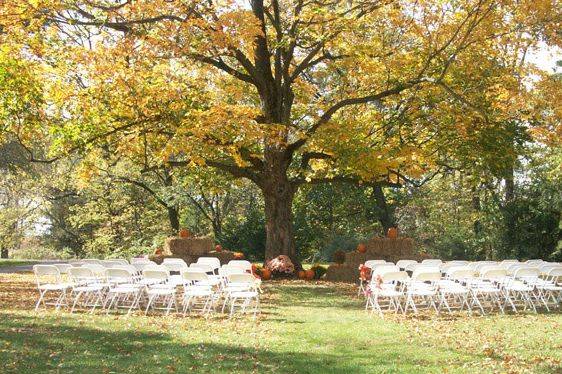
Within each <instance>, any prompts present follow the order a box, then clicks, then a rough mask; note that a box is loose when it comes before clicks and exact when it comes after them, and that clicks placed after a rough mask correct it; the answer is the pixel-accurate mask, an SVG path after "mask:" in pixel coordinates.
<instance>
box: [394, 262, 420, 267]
mask: <svg viewBox="0 0 562 374" xmlns="http://www.w3.org/2000/svg"><path fill="white" fill-rule="evenodd" d="M417 263H418V262H417V261H415V260H399V261H398V262H397V263H396V266H398V267H399V268H400V269H406V267H408V265H411V264H417Z"/></svg>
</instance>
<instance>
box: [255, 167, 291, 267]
mask: <svg viewBox="0 0 562 374" xmlns="http://www.w3.org/2000/svg"><path fill="white" fill-rule="evenodd" d="M262 192H263V196H264V201H265V232H266V246H265V260H266V261H267V260H270V259H272V258H274V257H277V256H279V255H287V256H289V257H290V258H291V261H293V263H294V264H295V265H296V266H298V260H297V251H296V246H295V239H294V230H293V197H294V195H295V192H296V188H295V187H294V186H293V185H292V184H291V183H290V182H289V180H288V178H287V175H286V173H276V174H274V175H270V178H268V181H267V182H266V184H265V185H264V186H263V188H262Z"/></svg>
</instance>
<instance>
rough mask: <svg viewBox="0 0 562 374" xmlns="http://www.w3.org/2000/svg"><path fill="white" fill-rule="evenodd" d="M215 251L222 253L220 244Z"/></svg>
mask: <svg viewBox="0 0 562 374" xmlns="http://www.w3.org/2000/svg"><path fill="white" fill-rule="evenodd" d="M215 251H216V252H220V251H222V246H221V245H220V244H217V245H215Z"/></svg>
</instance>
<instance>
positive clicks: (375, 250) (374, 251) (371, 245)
mask: <svg viewBox="0 0 562 374" xmlns="http://www.w3.org/2000/svg"><path fill="white" fill-rule="evenodd" d="M382 239H383V238H377V237H374V238H371V239H369V241H368V242H367V243H366V244H365V247H366V248H367V254H369V255H375V256H376V255H378V254H379V253H380V251H381V247H382Z"/></svg>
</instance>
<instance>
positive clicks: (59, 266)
mask: <svg viewBox="0 0 562 374" xmlns="http://www.w3.org/2000/svg"><path fill="white" fill-rule="evenodd" d="M53 266H55V267H56V268H57V269H59V272H60V273H61V275H64V274H68V269H70V268H72V267H73V266H72V265H71V264H53Z"/></svg>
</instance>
